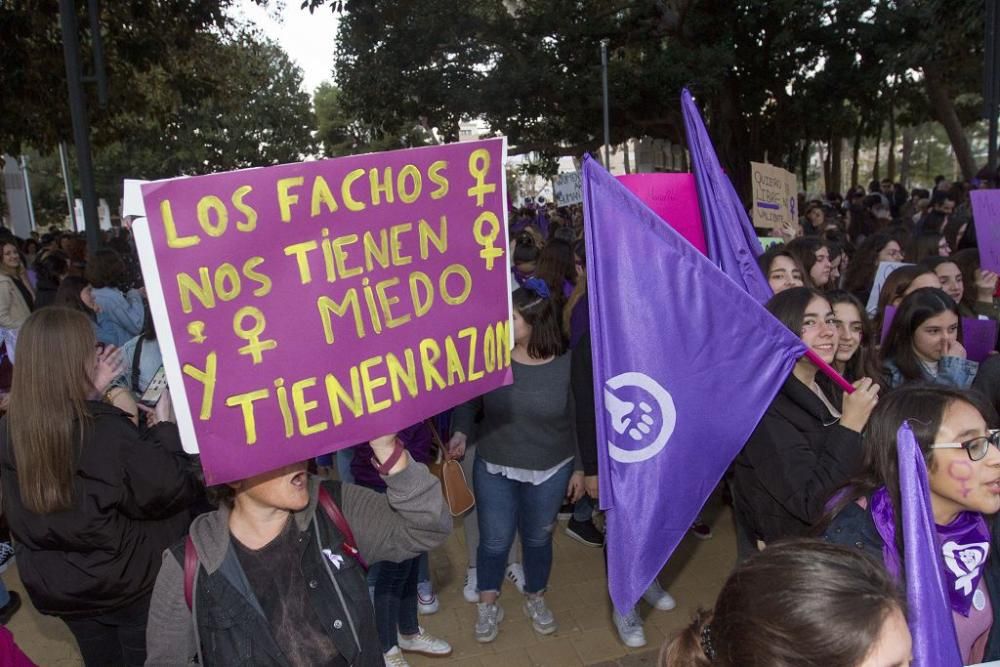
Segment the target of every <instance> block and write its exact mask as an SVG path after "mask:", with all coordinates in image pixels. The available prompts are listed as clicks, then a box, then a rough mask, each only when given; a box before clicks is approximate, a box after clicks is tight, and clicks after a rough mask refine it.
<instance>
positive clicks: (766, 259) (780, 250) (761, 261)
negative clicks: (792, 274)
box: [757, 243, 816, 284]
mask: <svg viewBox="0 0 1000 667" xmlns="http://www.w3.org/2000/svg"><path fill="white" fill-rule="evenodd" d="M779 257H787V258H788V259H790V260H792V263H793V264H794V265H795V268H796V269H798V271H799V274H800V275H801V276H802V283H803V284H805V276H806V270H805V268H803V266H802V262H800V261H799V258H798V257H797V256H796V255H793V254H792V253H791V252H789V251H788V248H786V247H785V245H784V244H781V243H779V244H778V245H774V246H771V247H770V248H768V249H767V250H765V251H764V252H763V253H762V254H761V255H760V256H758V257H757V266H759V267H760V270H761V272H762V273H763V274H764V280H770V278H771V265H772V264H774V260H776V259H777V258H779ZM815 261H816V260H815V258H814V259H813V262H815Z"/></svg>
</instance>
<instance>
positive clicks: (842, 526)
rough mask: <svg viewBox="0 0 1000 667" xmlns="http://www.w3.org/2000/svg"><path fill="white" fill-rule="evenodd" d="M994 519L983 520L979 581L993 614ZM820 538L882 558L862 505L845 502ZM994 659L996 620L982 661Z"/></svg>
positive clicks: (998, 641) (997, 573)
mask: <svg viewBox="0 0 1000 667" xmlns="http://www.w3.org/2000/svg"><path fill="white" fill-rule="evenodd" d="M998 519H1000V517H998V516H994V517H993V518H992V519H990V518H989V517H987V521H989V523H990V524H991V525H990V536H991V537H990V542H991V545H990V557H989V559H988V560H987V561H986V571H985V572H983V581H985V582H986V590H988V591H989V593H990V603H991V604H992V605H993V608H994V618H995V610H996V609H997V607H998V601H1000V556H998V553H1000V541H998V540H1000V531H998V530H997V529H998V527H1000V526H998V523H1000V520H998ZM823 539H825V540H827V541H829V542H833V543H834V544H842V545H844V546H853V547H857V548H858V549H861V550H862V551H864V552H865V553H866V554H868V555H869V556H871V557H872V558H874V559H875V560H877V561H878V562H880V563H881V562H883V556H882V546H883V542H882V536H881V535H879V534H878V529H877V528H875V521H874V520H873V519H872V514H871V512H869V511H868V510H865V509H862V508H861V507H860V506H859V505H858V504H857V503H850V504H848V505H847V506H845V507H844V509H842V510H841V511H840V512H839V513H838V514H837V516H835V517H834V518H833V520H832V521H831V522H830V525H829V527H828V528H827V529H826V531H825V532H824V533H823ZM998 659H1000V623H997V622H996V621H994V623H993V627H991V628H990V634H989V637H988V638H987V640H986V650H985V653H984V654H983V661H984V662H987V661H992V660H998Z"/></svg>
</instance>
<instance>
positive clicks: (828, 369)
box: [805, 350, 854, 394]
mask: <svg viewBox="0 0 1000 667" xmlns="http://www.w3.org/2000/svg"><path fill="white" fill-rule="evenodd" d="M805 356H806V359H808V360H809V361H811V362H813V363H814V364H816V368H818V369H820V370H821V371H823V372H824V373H825V374H826V376H827V377H829V378H830V379H831V380H833V381H834V382H835V383H836V384H837V386H838V387H840V388H841V389H843V390H844V391H846V392H847V393H848V394H853V393H854V385H852V384H851V383H850V382H848V381H847V380H845V379H844V376H843V375H841V374H840V373H838V372H837V370H836V369H835V368H834V367H833V366H831V365H830V364H828V363H826V362H825V361H823V359H822V357H820V356H819V355H818V354H816V352H815V351H813V350H806V354H805Z"/></svg>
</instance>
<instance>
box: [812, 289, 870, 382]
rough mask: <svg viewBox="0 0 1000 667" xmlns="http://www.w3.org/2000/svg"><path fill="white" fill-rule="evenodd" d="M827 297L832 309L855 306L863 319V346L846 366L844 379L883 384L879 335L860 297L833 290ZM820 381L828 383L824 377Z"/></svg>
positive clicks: (845, 291) (844, 291)
mask: <svg viewBox="0 0 1000 667" xmlns="http://www.w3.org/2000/svg"><path fill="white" fill-rule="evenodd" d="M825 296H826V298H827V300H828V301H829V302H830V306H831V307H834V308H835V307H836V306H837V304H847V305H849V306H854V307H855V308H856V309H857V311H858V315H859V316H860V318H861V346H860V347H858V349H857V351H856V352H855V353H854V356H853V357H851V358H850V359H849V360H848V361H847V364H845V366H844V377H845V378H847V380H849V381H850V382H855V381H857V380H860V379H861V378H864V377H867V378H871V379H872V381H874V382H876V383H878V384H882V381H881V378H882V366H881V364H880V362H879V356H878V334H877V333H876V332H875V329H874V327H873V326H872V321H871V318H870V317H868V313H867V312H865V307H864V306H863V305H861V302H860V301H859V300H858V297H856V296H854V295H853V294H851V293H850V292H848V291H847V290H833V291H831V292H827V293H826V295H825ZM820 380H824V381H826V380H828V378H827V377H826V376H825V375H824V376H823V377H822V378H817V381H820Z"/></svg>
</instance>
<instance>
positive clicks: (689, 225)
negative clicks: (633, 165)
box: [618, 174, 708, 254]
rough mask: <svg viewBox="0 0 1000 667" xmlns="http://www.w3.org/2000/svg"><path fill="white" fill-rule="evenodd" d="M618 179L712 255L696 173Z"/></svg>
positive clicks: (683, 234) (685, 236) (702, 250)
mask: <svg viewBox="0 0 1000 667" xmlns="http://www.w3.org/2000/svg"><path fill="white" fill-rule="evenodd" d="M618 180H619V181H621V183H622V185H624V186H625V187H626V188H628V189H629V190H630V191H631V192H632V194H634V195H635V196H636V197H638V198H639V199H641V200H642V203H643V204H645V205H646V206H648V207H649V208H651V209H652V210H653V212H654V213H656V215H658V216H660V217H661V218H663V219H664V220H665V221H666V222H667V224H669V225H670V226H671V227H673V228H674V229H675V230H677V231H678V232H679V233H680V235H681V236H683V237H684V238H686V239H687V240H688V241H690V242H691V245H693V246H694V247H695V248H697V249H698V250H700V251H701V252H702V253H703V254H708V245H707V244H706V243H705V229H704V228H703V227H702V225H701V209H700V208H699V207H698V190H697V186H696V185H695V182H694V174H626V175H624V176H619V177H618Z"/></svg>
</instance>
